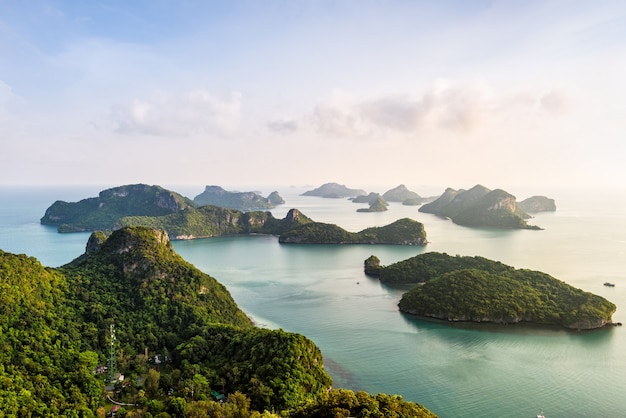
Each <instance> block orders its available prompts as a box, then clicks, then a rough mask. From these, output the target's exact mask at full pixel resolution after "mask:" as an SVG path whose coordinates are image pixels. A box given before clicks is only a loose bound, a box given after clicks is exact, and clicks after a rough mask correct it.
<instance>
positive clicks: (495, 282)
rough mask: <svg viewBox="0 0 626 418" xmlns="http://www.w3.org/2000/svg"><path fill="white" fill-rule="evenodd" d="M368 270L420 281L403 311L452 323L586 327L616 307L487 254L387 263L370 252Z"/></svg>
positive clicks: (393, 279) (388, 278)
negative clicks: (386, 264)
mask: <svg viewBox="0 0 626 418" xmlns="http://www.w3.org/2000/svg"><path fill="white" fill-rule="evenodd" d="M364 270H365V273H366V274H368V275H372V276H376V277H378V278H379V279H380V280H381V281H383V282H389V283H415V284H420V285H418V286H416V287H414V288H413V289H411V290H410V291H408V292H406V293H405V294H404V295H403V296H402V299H401V300H400V303H399V304H398V306H399V308H400V310H401V311H402V312H405V313H408V314H413V315H418V316H422V317H429V318H436V319H443V320H446V321H451V322H489V323H498V324H514V323H533V324H540V325H559V326H563V327H565V328H569V329H575V330H587V329H594V328H600V327H603V326H605V325H608V324H611V323H612V315H613V313H615V310H616V306H615V305H614V304H613V303H611V302H609V301H608V300H606V299H604V298H602V297H600V296H597V295H594V294H592V293H588V292H585V291H583V290H580V289H576V288H574V287H572V286H570V285H568V284H566V283H565V282H562V281H560V280H558V279H555V278H554V277H552V276H550V275H548V274H546V273H542V272H539V271H533V270H526V269H515V268H514V267H511V266H507V265H505V264H502V263H500V262H498V261H493V260H489V259H486V258H483V257H461V256H454V257H453V256H450V255H448V254H445V253H435V252H433V253H425V254H420V255H417V256H415V257H412V258H409V259H407V260H404V261H400V262H397V263H394V264H391V265H389V266H381V265H380V260H379V259H378V258H377V257H375V256H371V257H369V258H368V259H367V260H365V262H364Z"/></svg>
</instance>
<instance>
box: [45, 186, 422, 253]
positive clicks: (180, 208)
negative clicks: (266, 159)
mask: <svg viewBox="0 0 626 418" xmlns="http://www.w3.org/2000/svg"><path fill="white" fill-rule="evenodd" d="M163 202H165V203H163ZM154 213H157V215H154ZM129 214H130V215H129ZM41 223H42V224H48V225H50V224H52V225H58V230H59V232H76V231H97V230H100V231H104V232H105V233H106V234H110V233H111V232H112V231H114V230H117V229H121V228H124V227H130V226H143V227H149V228H158V229H162V230H164V231H166V232H167V234H168V236H169V237H171V239H175V240H188V239H197V238H211V237H218V236H224V235H239V234H268V235H276V236H278V237H279V242H280V243H289V244H297V243H307V244H331V243H337V244H397V245H424V244H425V243H426V232H425V231H424V226H423V225H422V224H421V223H419V222H416V221H412V220H410V219H405V220H399V221H396V222H395V223H394V224H391V225H387V226H385V227H379V228H368V229H366V230H364V231H361V232H359V233H351V232H348V231H346V230H344V229H342V228H340V227H338V226H336V225H331V224H324V223H320V222H315V221H313V220H312V219H310V218H308V217H307V216H306V215H304V214H303V213H302V212H300V211H299V210H298V209H291V210H289V212H288V213H287V215H286V216H285V217H284V218H283V219H277V218H275V217H274V216H273V215H272V214H271V213H270V212H267V211H251V212H242V211H240V210H237V209H229V208H224V207H219V206H214V205H204V206H200V207H195V204H194V202H193V201H189V200H188V199H186V198H184V197H182V196H180V195H178V194H177V193H175V192H171V191H168V190H165V189H163V188H161V187H159V186H146V185H130V186H121V187H117V188H114V189H109V190H105V191H103V192H101V193H100V195H99V197H98V198H89V199H84V200H81V201H80V202H77V203H67V202H60V201H57V202H55V203H54V204H53V205H52V206H51V207H49V208H48V209H47V210H46V214H45V215H44V217H43V218H42V220H41ZM304 226H306V228H304Z"/></svg>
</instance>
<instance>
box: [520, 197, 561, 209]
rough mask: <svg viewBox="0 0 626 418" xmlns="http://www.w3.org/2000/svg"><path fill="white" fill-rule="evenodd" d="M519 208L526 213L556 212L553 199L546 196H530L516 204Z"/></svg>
mask: <svg viewBox="0 0 626 418" xmlns="http://www.w3.org/2000/svg"><path fill="white" fill-rule="evenodd" d="M517 206H518V207H519V208H521V209H522V210H523V211H525V212H528V213H538V212H554V211H556V203H555V202H554V199H550V198H548V197H546V196H532V197H529V198H528V199H524V200H522V201H521V202H519V203H518V204H517Z"/></svg>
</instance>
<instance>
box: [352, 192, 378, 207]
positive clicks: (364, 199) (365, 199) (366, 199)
mask: <svg viewBox="0 0 626 418" xmlns="http://www.w3.org/2000/svg"><path fill="white" fill-rule="evenodd" d="M380 198H381V196H380V193H375V192H370V193H369V194H367V195H360V196H357V197H351V198H350V200H351V201H352V203H367V204H368V205H371V204H372V203H374V202H375V201H377V200H378V199H380Z"/></svg>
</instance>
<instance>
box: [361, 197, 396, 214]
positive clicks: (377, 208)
mask: <svg viewBox="0 0 626 418" xmlns="http://www.w3.org/2000/svg"><path fill="white" fill-rule="evenodd" d="M388 206H389V203H387V202H385V200H384V199H383V198H382V197H381V196H380V195H378V196H377V197H376V199H374V200H373V201H372V202H371V203H370V206H369V208H360V209H357V210H356V211H357V212H384V211H386V210H388Z"/></svg>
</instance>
